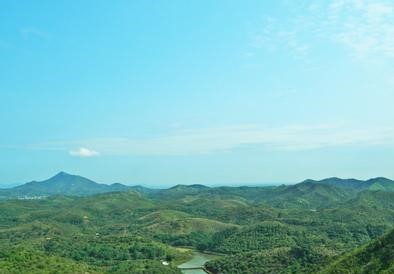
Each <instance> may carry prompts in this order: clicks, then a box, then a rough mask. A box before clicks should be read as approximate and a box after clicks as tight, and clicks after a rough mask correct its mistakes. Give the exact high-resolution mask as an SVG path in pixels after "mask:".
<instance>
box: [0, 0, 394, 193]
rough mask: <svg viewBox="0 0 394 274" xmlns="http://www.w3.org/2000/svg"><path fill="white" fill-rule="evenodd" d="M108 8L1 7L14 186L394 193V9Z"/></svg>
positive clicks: (4, 165) (7, 166)
mask: <svg viewBox="0 0 394 274" xmlns="http://www.w3.org/2000/svg"><path fill="white" fill-rule="evenodd" d="M105 3H106V2H101V1H83V2H82V1H79V2H75V3H73V4H72V5H71V4H69V3H68V2H67V1H66V2H59V1H40V2H39V4H37V3H36V2H27V1H26V2H23V3H21V2H15V1H2V2H1V3H0V18H1V19H0V22H1V24H0V58H1V60H2V61H1V62H0V75H1V76H0V104H1V108H0V125H1V126H0V128H1V134H0V186H1V185H9V184H15V183H24V182H28V181H31V180H44V179H46V178H49V177H50V176H52V175H53V174H56V173H57V172H58V171H60V170H66V171H67V172H69V173H72V174H80V175H82V176H85V177H87V178H91V179H92V180H95V181H98V182H122V183H127V184H132V183H133V182H135V183H136V184H141V185H152V184H154V185H155V186H158V187H160V186H161V185H162V186H168V185H176V184H205V185H209V184H212V183H215V182H221V184H229V185H234V184H261V182H301V181H303V180H305V179H308V178H315V179H322V178H327V177H341V178H358V179H369V178H374V177H387V178H394V169H393V168H392V163H393V162H394V126H393V122H392V121H393V120H394V111H393V110H392V103H393V102H394V92H393V90H394V66H393V65H392V64H393V59H394V39H393V37H394V4H393V3H392V2H390V1H384V0H379V1H367V0H365V1H346V0H345V1H339V0H330V1H312V0H311V1H302V2H297V3H292V2H291V1H286V0H283V1H277V2H267V1H243V2H242V3H241V2H236V1H215V2H212V1H187V2H185V1H170V2H169V1H154V2H149V1H140V2H136V1H116V2H114V3H111V5H106V4H105ZM243 182H244V183H243Z"/></svg>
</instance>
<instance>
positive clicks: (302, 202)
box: [0, 172, 394, 208]
mask: <svg viewBox="0 0 394 274" xmlns="http://www.w3.org/2000/svg"><path fill="white" fill-rule="evenodd" d="M130 190H134V191H137V192H139V193H141V194H143V195H145V196H147V197H150V198H160V199H164V200H166V199H167V200H171V199H177V198H183V197H188V196H194V197H227V198H231V197H237V198H243V199H246V200H248V201H255V202H266V203H268V204H271V205H275V206H279V207H280V206H287V205H289V204H291V205H292V206H296V207H304V208H315V207H325V206H328V205H331V204H333V203H337V202H340V201H345V200H349V199H351V198H355V197H356V194H358V193H359V192H362V191H365V190H371V191H375V190H376V191H378V190H383V191H394V181H392V180H390V179H387V178H383V177H378V178H373V179H369V180H366V181H362V180H356V179H340V178H335V177H333V178H327V179H323V180H319V181H317V180H310V179H309V180H305V181H303V182H301V183H298V184H294V185H281V186H261V187H248V186H242V187H208V186H205V185H199V184H195V185H176V186H174V187H171V188H168V189H152V188H147V187H143V186H140V185H137V186H126V185H123V184H120V183H115V184H111V185H108V184H99V183H96V182H94V181H92V180H90V179H87V178H85V177H82V176H78V175H71V174H68V173H65V172H60V173H58V174H56V175H55V176H53V177H51V178H49V179H47V180H45V181H40V182H37V181H32V182H28V183H26V184H23V185H19V186H16V187H13V188H8V189H0V199H9V198H40V197H47V196H54V195H65V196H89V195H94V194H99V193H107V192H122V191H130Z"/></svg>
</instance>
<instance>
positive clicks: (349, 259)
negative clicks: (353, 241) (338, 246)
mask: <svg viewBox="0 0 394 274" xmlns="http://www.w3.org/2000/svg"><path fill="white" fill-rule="evenodd" d="M319 273H320V274H343V273H345V274H356V273H360V274H369V273H382V274H389V273H394V230H393V231H391V232H390V233H388V234H387V235H385V236H383V237H381V238H379V239H377V240H375V241H373V242H372V243H370V244H367V245H364V246H362V247H359V248H356V249H355V250H354V251H352V252H350V253H348V254H345V255H343V256H340V257H339V258H338V259H337V260H335V261H334V262H332V263H331V264H330V265H329V266H328V267H326V268H325V269H324V270H322V271H321V272H319Z"/></svg>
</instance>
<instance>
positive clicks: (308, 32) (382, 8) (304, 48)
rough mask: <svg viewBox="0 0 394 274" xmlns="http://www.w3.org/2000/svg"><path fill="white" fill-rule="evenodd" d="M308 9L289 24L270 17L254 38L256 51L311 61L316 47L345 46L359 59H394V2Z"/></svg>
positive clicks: (316, 4) (370, 0) (334, 0)
mask: <svg viewBox="0 0 394 274" xmlns="http://www.w3.org/2000/svg"><path fill="white" fill-rule="evenodd" d="M308 7H309V8H306V9H302V10H296V11H293V12H291V14H292V15H291V16H290V17H289V18H286V20H283V18H282V20H280V19H279V18H275V17H272V16H270V15H269V16H266V17H265V20H264V23H263V26H262V27H261V28H260V29H259V30H258V31H257V32H255V33H253V34H252V37H251V43H250V44H251V46H252V48H262V47H265V48H267V49H269V50H286V52H288V53H290V54H292V55H293V56H294V57H295V58H298V59H307V58H308V57H309V54H310V52H312V51H313V48H314V47H318V46H319V45H321V44H325V45H332V46H334V45H338V46H341V47H342V48H343V49H345V50H347V51H348V52H349V53H350V55H351V56H354V57H357V58H367V57H376V56H382V57H386V58H394V2H393V1H385V0H331V1H315V0H310V1H309V5H308Z"/></svg>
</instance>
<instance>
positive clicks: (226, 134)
mask: <svg viewBox="0 0 394 274" xmlns="http://www.w3.org/2000/svg"><path fill="white" fill-rule="evenodd" d="M376 145H394V127H376V128H367V127H364V128H351V127H348V126H344V125H290V126H283V127H276V128H263V127H258V126H254V125H243V126H231V127H219V128H203V129H189V130H177V131H175V132H173V133H172V134H168V135H166V136H160V137H152V138H146V139H134V138H97V139H89V140H74V141H61V142H51V143H47V144H45V143H42V144H39V146H34V147H35V149H57V148H60V147H62V146H65V147H67V146H74V147H75V146H78V147H81V148H80V149H78V150H73V151H71V152H70V154H72V155H73V156H79V157H92V156H97V155H98V153H97V152H96V151H92V150H89V149H86V148H84V147H95V148H97V149H98V150H99V151H100V152H101V153H102V154H103V155H198V154H210V153H219V152H229V151H233V150H236V149H239V148H245V147H246V148H250V149H256V147H261V148H263V149H266V150H285V151H302V150H311V149H319V148H326V147H346V146H347V147H348V146H376Z"/></svg>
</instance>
